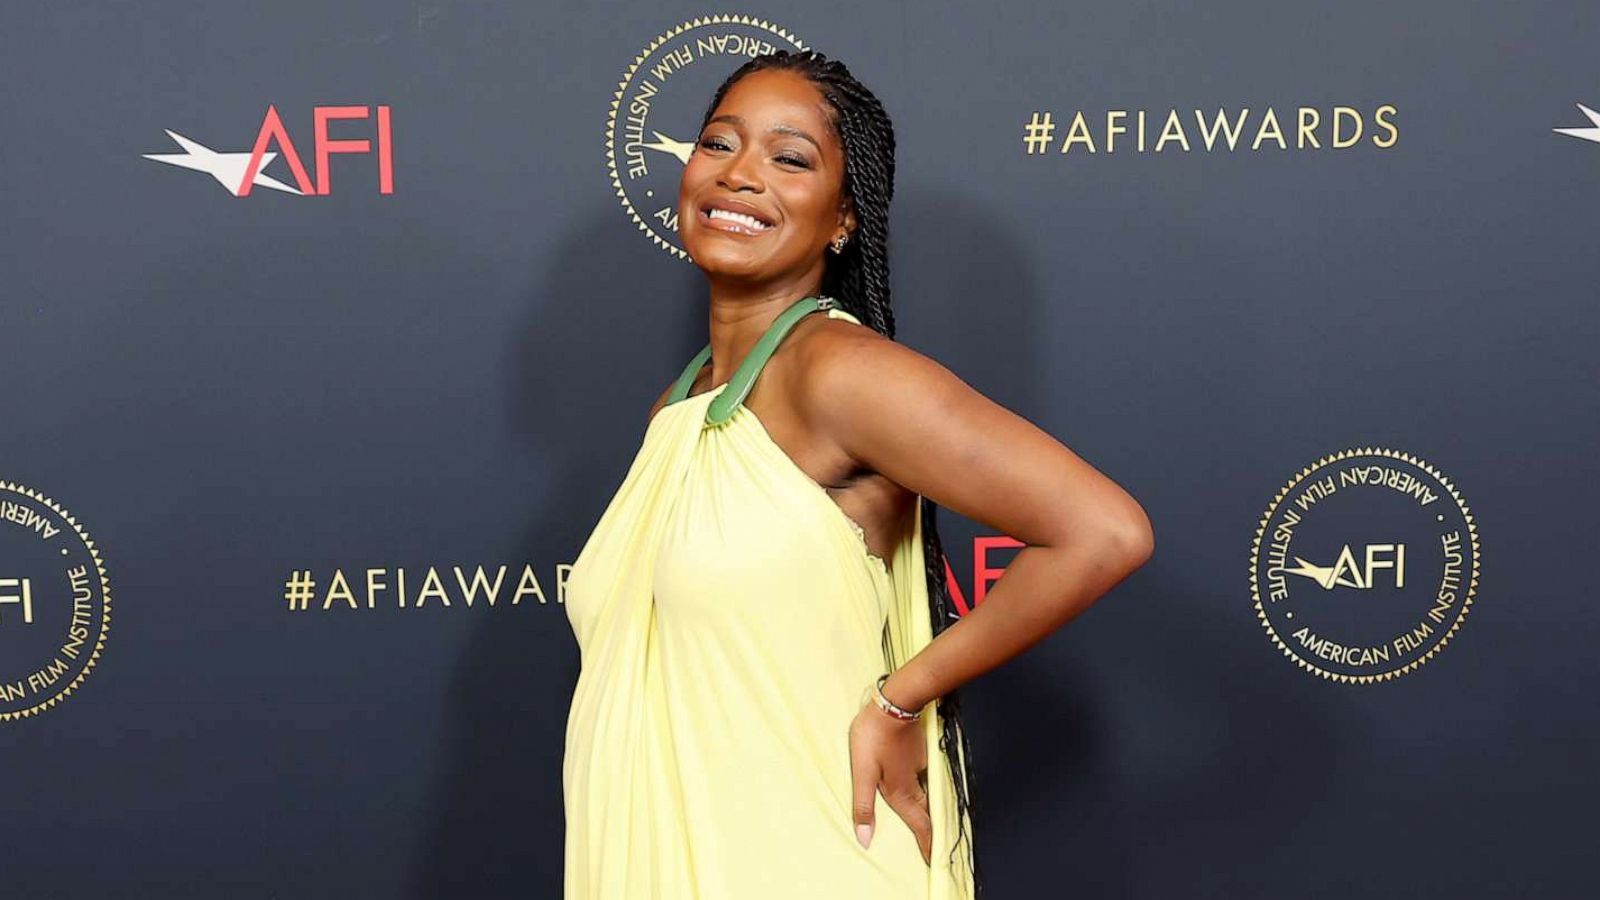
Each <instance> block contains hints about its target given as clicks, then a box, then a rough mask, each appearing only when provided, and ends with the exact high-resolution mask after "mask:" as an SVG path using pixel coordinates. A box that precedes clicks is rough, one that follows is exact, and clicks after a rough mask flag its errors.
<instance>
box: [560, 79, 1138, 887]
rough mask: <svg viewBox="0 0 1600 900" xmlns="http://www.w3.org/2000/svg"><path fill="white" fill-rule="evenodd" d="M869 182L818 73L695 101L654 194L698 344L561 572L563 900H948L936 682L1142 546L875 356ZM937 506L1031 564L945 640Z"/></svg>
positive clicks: (967, 837) (1130, 521) (982, 416)
mask: <svg viewBox="0 0 1600 900" xmlns="http://www.w3.org/2000/svg"><path fill="white" fill-rule="evenodd" d="M893 193H894V132H893V128H892V126H891V124H890V121H889V117H888V115H887V114H886V113H885V112H884V110H883V107H882V106H881V105H880V104H879V102H878V100H877V99H876V98H875V97H874V96H873V95H872V93H871V92H870V91H868V90H867V89H866V88H865V87H864V86H862V85H861V84H860V83H859V82H858V81H856V80H855V78H853V77H852V76H851V75H850V73H849V71H848V70H847V69H846V68H845V67H844V66H843V65H842V64H840V63H838V62H836V61H831V60H828V59H827V58H826V57H823V56H822V55H821V54H817V53H812V52H805V53H790V52H786V51H779V52H776V53H773V54H769V55H766V56H760V57H756V58H754V59H752V60H750V61H749V62H748V63H746V64H745V65H743V66H741V67H740V68H739V69H738V70H736V71H735V72H734V73H733V74H732V75H731V76H729V78H728V80H727V81H726V82H725V83H724V84H723V85H722V87H721V88H719V89H718V91H717V92H716V94H715V96H714V97H713V98H712V101H711V103H710V106H709V107H708V109H707V111H706V116H705V120H704V122H703V123H702V127H701V131H700V134H699V138H698V140H697V142H696V144H695V148H694V151H693V152H692V153H691V154H690V156H689V159H688V162H687V164H686V165H685V167H684V172H683V179H682V181H681V183H680V187H679V198H678V213H679V215H678V227H679V232H680V236H681V238H682V240H683V244H684V247H685V248H686V249H687V251H688V253H689V256H690V258H691V259H692V260H693V261H694V263H695V265H696V266H697V267H698V268H699V269H700V270H701V271H702V272H704V273H705V275H706V280H707V283H708V285H709V288H710V303H709V309H708V313H709V315H708V319H709V329H708V337H709V340H708V342H707V343H706V345H705V346H704V347H703V348H702V349H701V350H700V352H699V353H698V354H696V355H695V356H694V357H693V358H691V359H690V360H688V362H687V363H686V365H685V366H684V367H683V369H682V370H681V371H680V372H679V373H678V376H677V378H676V379H674V380H673V381H672V382H671V383H670V384H668V385H667V387H666V388H665V390H663V391H662V394H661V396H660V397H659V398H658V399H657V401H656V403H655V405H654V406H653V407H652V408H651V410H650V414H649V417H648V425H647V427H646V430H645V435H644V440H643V443H642V445H641V446H640V448H639V451H638V453H637V455H636V457H635V459H634V461H633V464H632V466H631V467H630V468H629V470H628V474H627V476H626V477H625V479H624V481H623V483H622V485H621V486H620V487H619V488H618V489H617V491H616V493H615V495H614V496H613V497H612V499H611V502H610V503H609V505H608V506H607V507H606V509H605V511H604V513H602V515H601V517H600V520H599V522H598V523H597V524H596V525H595V529H594V532H593V533H592V534H591V535H590V537H589V539H588V541H587V542H586V543H585V545H584V547H583V549H582V551H580V553H579V555H578V558H577V560H576V561H575V562H574V563H573V567H572V571H571V573H570V575H569V577H568V582H567V600H566V607H565V608H566V610H567V615H568V618H569V620H570V621H571V623H572V627H573V633H574V635H575V636H576V637H577V639H578V643H579V646H580V647H581V649H582V660H583V668H582V671H581V673H580V675H579V679H578V684H577V687H576V689H575V691H574V694H573V700H572V708H571V711H570V713H569V716H568V720H567V733H566V756H565V760H564V764H563V787H564V796H565V802H566V814H567V837H566V881H565V896H566V898H567V900H598V898H614V897H656V898H667V900H676V898H684V900H687V898H712V897H717V898H721V897H761V898H764V900H790V898H792V900H800V898H816V897H828V898H831V900H848V898H863V900H865V898H905V900H913V898H915V900H970V898H973V897H975V896H976V894H977V891H978V889H979V887H980V886H981V882H980V881H979V880H978V878H977V866H976V862H977V861H976V857H975V855H974V853H973V843H972V834H973V831H972V820H971V804H970V786H971V769H970V764H969V757H970V747H969V743H968V741H967V735H966V730H965V728H964V727H963V726H962V723H961V717H960V706H959V703H958V697H957V689H958V688H959V686H960V685H961V684H963V683H965V682H967V681H969V680H970V679H972V678H974V677H976V676H977V675H979V674H981V673H982V672H984V671H986V670H988V669H990V668H993V667H994V666H996V665H998V664H999V663H1001V662H1003V661H1005V660H1006V659H1009V658H1011V657H1013V656H1015V655H1016V654H1018V653H1020V652H1022V650H1024V649H1025V648H1026V647H1028V646H1030V645H1031V644H1033V643H1035V642H1037V641H1038V640H1040V639H1041V638H1043V637H1044V636H1045V635H1046V634H1048V633H1049V631H1050V630H1052V629H1054V628H1056V627H1059V625H1061V624H1062V623H1064V622H1065V621H1067V620H1068V619H1070V618H1072V617H1074V616H1075V615H1077V614H1078V613H1079V612H1081V611H1082V610H1083V609H1084V608H1086V607H1087V606H1088V605H1089V604H1090V603H1092V602H1093V601H1094V600H1095V599H1096V598H1097V597H1099V596H1100V595H1102V594H1103V593H1105V591H1107V590H1109V589H1110V587H1112V586H1113V585H1115V584H1116V583H1117V582H1119V581H1120V580H1121V579H1122V578H1124V577H1126V575H1127V574H1128V573H1129V572H1131V571H1133V570H1134V569H1135V568H1137V567H1138V566H1139V565H1140V564H1141V563H1142V562H1143V561H1144V560H1145V559H1146V558H1147V557H1148V556H1149V555H1150V552H1151V549H1152V547H1153V539H1152V537H1151V534H1150V528H1149V522H1148V520H1147V519H1146V518H1145V516H1144V513H1143V510H1142V509H1140V507H1139V505H1138V504H1137V503H1136V502H1134V501H1133V499H1132V498H1131V497H1129V496H1128V495H1127V494H1126V493H1125V492H1123V491H1122V490H1121V489H1120V488H1119V487H1117V486H1116V485H1115V484H1114V483H1112V482H1111V481H1110V480H1109V479H1107V478H1106V477H1105V476H1104V475H1101V474H1100V473H1099V472H1097V471H1095V470H1094V469H1092V468H1091V467H1089V466H1088V464H1087V463H1085V462H1083V460H1081V459H1079V458H1078V457H1077V456H1076V455H1075V454H1073V453H1072V452H1071V451H1070V450H1068V449H1067V448H1065V447H1063V446H1062V445H1061V444H1060V443H1058V442H1057V441H1055V439H1053V438H1051V437H1050V436H1049V435H1047V434H1045V433H1044V432H1042V431H1040V430H1039V429H1038V428H1036V427H1034V426H1033V425H1032V424H1031V423H1029V422H1028V421H1027V420H1025V419H1022V418H1021V417H1019V416H1017V415H1016V414H1014V413H1012V412H1010V411H1009V410H1007V409H1005V408H1004V407H1002V406H999V405H998V404H996V403H994V402H992V401H990V400H988V399H987V398H985V397H983V396H982V395H981V394H978V393H977V392H975V391H973V390H972V389H971V388H970V387H969V386H967V385H966V384H965V383H964V382H962V381H961V380H960V379H959V378H956V377H955V375H953V374H952V373H950V372H949V371H948V370H947V369H945V368H944V367H943V366H940V365H939V364H938V363H936V362H934V361H933V360H930V359H928V358H927V357H924V356H922V355H921V354H919V353H916V352H915V351H912V350H910V349H908V348H906V347H904V346H902V345H901V344H899V343H897V342H895V341H894V339H893V338H894V330H895V329H894V316H893V312H892V310H891V307H890V304H889V267H888V214H889V213H888V211H889V201H890V199H891V198H892V196H893ZM818 312H821V313H824V314H823V315H812V314H813V313H818ZM941 503H942V504H945V505H948V506H950V507H951V508H953V509H955V510H956V511H958V512H961V513H962V514H965V515H968V516H970V517H972V518H974V519H977V520H978V521H980V522H983V523H984V524H986V525H988V526H990V527H992V528H994V529H996V530H998V531H1001V532H1003V533H1006V534H1010V535H1012V536H1013V537H1016V538H1017V539H1019V540H1022V541H1024V542H1025V543H1026V544H1027V545H1028V546H1026V547H1025V548H1024V549H1023V550H1022V551H1021V552H1020V553H1019V554H1018V555H1017V556H1016V558H1015V559H1014V561H1013V562H1012V565H1011V566H1010V567H1009V568H1008V570H1007V572H1006V574H1005V576H1004V577H1002V578H1001V579H1000V581H999V582H997V583H996V584H995V585H994V587H993V588H991V590H990V592H989V594H988V598H987V600H986V601H985V603H984V604H983V605H982V606H980V607H979V608H978V609H976V610H974V611H973V612H971V613H968V614H967V615H966V616H964V617H962V618H961V619H960V620H959V621H957V618H956V616H955V615H954V613H953V611H952V609H951V603H950V598H949V595H948V592H947V589H946V585H945V571H946V566H945V560H944V556H943V552H942V549H941V547H940V543H939V537H938V531H937V529H936V527H935V522H934V513H935V510H936V505H937V504H941ZM1029 604H1031V605H1029Z"/></svg>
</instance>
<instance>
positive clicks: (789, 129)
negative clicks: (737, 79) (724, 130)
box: [706, 113, 822, 153]
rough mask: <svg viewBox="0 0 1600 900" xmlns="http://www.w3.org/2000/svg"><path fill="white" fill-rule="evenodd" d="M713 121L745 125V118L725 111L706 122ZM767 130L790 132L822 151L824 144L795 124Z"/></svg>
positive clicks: (776, 126)
mask: <svg viewBox="0 0 1600 900" xmlns="http://www.w3.org/2000/svg"><path fill="white" fill-rule="evenodd" d="M712 122H732V123H733V124H735V125H738V126H739V127H740V128H743V127H744V119H743V118H741V117H739V116H735V115H730V114H727V113H724V114H722V115H720V116H717V117H715V118H713V119H712V120H711V121H710V122H707V123H706V124H707V125H710V124H711V123H712ZM767 131H769V132H771V131H775V132H777V133H779V134H789V135H793V136H795V137H797V138H802V139H804V140H807V141H810V142H811V146H813V147H816V148H817V152H818V153H821V152H822V145H821V144H819V143H817V139H816V138H814V137H812V136H811V135H809V134H807V133H806V132H804V131H802V130H800V129H799V128H796V127H794V126H793V125H784V124H781V123H780V124H777V125H774V126H772V127H771V128H768V129H767Z"/></svg>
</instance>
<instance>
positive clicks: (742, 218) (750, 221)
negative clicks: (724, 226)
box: [707, 208, 772, 231]
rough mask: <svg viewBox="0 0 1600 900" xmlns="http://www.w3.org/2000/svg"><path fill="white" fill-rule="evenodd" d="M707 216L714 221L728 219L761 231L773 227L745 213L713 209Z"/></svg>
mask: <svg viewBox="0 0 1600 900" xmlns="http://www.w3.org/2000/svg"><path fill="white" fill-rule="evenodd" d="M707 215H708V216H709V217H710V218H713V219H728V220H730V221H733V222H738V223H739V224H741V225H748V226H749V227H751V228H755V229H757V230H759V231H766V230H767V229H768V228H771V227H772V226H771V225H768V224H766V223H765V222H762V221H761V220H760V219H757V218H756V217H755V216H747V215H745V214H744V213H736V212H729V211H727V210H725V209H715V208H713V209H712V210H711V211H710V212H709V213H707Z"/></svg>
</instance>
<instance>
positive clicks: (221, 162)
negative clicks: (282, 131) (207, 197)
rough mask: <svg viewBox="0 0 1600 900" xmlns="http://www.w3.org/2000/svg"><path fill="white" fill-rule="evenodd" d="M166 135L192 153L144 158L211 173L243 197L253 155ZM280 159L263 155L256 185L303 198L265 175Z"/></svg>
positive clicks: (145, 155)
mask: <svg viewBox="0 0 1600 900" xmlns="http://www.w3.org/2000/svg"><path fill="white" fill-rule="evenodd" d="M162 131H165V132H166V133H167V137H170V138H172V140H173V141H174V142H175V143H177V145H178V146H180V147H182V148H183V149H184V150H186V151H188V152H186V153H144V154H141V155H142V156H143V157H144V158H145V159H153V160H155V161H156V162H164V163H167V164H169V165H174V166H182V167H183V168H185V169H193V170H195V171H196V172H208V173H210V175H211V177H212V178H215V179H216V180H217V183H218V184H220V185H222V186H223V187H225V188H227V189H228V193H230V194H232V195H234V196H235V197H237V196H239V189H240V188H241V187H243V186H244V170H245V169H246V168H248V167H249V165H250V154H249V153H218V152H217V151H215V150H212V149H211V148H210V147H206V146H204V145H203V144H200V143H199V142H197V141H192V140H190V139H188V138H186V137H184V136H183V135H181V134H179V133H177V132H176V131H173V130H172V129H170V128H163V129H162ZM277 158H278V154H276V153H271V152H263V153H262V154H261V169H260V170H258V171H257V172H256V177H255V179H254V181H253V183H254V184H258V185H260V186H262V187H266V188H272V189H273V190H275V191H283V192H284V193H287V194H297V195H303V194H302V192H301V191H300V190H298V189H297V188H293V187H290V186H289V185H287V184H284V183H283V182H281V181H279V180H277V179H276V178H273V177H272V176H270V175H267V174H265V170H266V168H267V166H269V165H271V163H272V161H273V160H274V159H277Z"/></svg>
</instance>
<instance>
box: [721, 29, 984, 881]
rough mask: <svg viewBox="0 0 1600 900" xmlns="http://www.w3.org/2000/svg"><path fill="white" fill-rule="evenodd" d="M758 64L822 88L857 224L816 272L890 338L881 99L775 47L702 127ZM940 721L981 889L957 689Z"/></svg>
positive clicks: (949, 620) (944, 623) (888, 140)
mask: <svg viewBox="0 0 1600 900" xmlns="http://www.w3.org/2000/svg"><path fill="white" fill-rule="evenodd" d="M763 69H785V70H788V71H791V72H795V73H798V74H800V75H804V76H805V77H806V78H808V79H810V80H811V83H812V84H813V85H815V86H816V88H817V90H818V91H820V92H821V94H822V97H823V99H824V100H825V101H826V102H827V104H828V106H829V107H831V109H832V111H833V116H832V125H833V129H834V132H835V134H836V136H837V137H838V139H839V142H840V144H841V145H842V146H843V147H844V159H845V174H844V194H845V196H846V197H848V198H850V199H851V200H852V201H853V202H854V204H855V210H856V221H857V223H858V227H857V230H856V233H855V235H853V236H852V239H851V240H850V241H849V242H848V243H846V244H845V249H844V250H843V252H841V253H837V254H832V253H826V254H824V255H825V256H827V257H828V262H827V268H826V271H825V272H824V273H823V277H822V288H821V291H822V293H823V294H825V295H827V296H830V297H834V298H836V299H838V300H839V303H840V305H841V306H843V307H844V308H845V310H846V311H847V312H849V313H851V314H852V315H854V316H855V317H856V318H858V319H860V320H861V322H862V324H864V325H866V326H868V327H870V328H872V329H873V330H874V331H876V332H878V333H879V334H881V335H883V336H884V337H887V338H889V339H891V340H892V339H893V338H894V310H893V309H892V308H891V307H890V305H889V201H890V199H892V198H893V197H894V125H893V123H892V122H891V121H890V120H889V114H888V113H887V112H885V111H884V108H883V104H882V103H879V102H878V98H877V97H876V96H874V95H873V93H872V92H871V91H869V90H867V88H866V87H865V86H863V85H862V84H861V82H859V81H857V80H856V79H855V76H853V75H851V74H850V70H849V69H847V68H845V65H844V63H842V62H839V61H837V60H830V59H828V58H827V57H826V56H824V55H822V54H821V53H818V52H816V51H813V50H806V51H798V52H797V51H790V50H776V51H774V52H771V53H767V54H764V55H761V56H757V57H754V58H752V59H750V60H749V61H747V62H746V63H745V64H744V65H742V66H740V67H739V68H737V69H735V70H734V71H733V73H732V74H731V75H729V76H728V78H727V80H726V81H724V82H723V83H722V85H721V87H718V88H717V92H716V94H714V95H713V96H712V98H711V104H710V106H708V107H707V108H706V114H705V117H704V119H702V121H701V123H700V129H701V131H704V130H705V127H706V123H707V122H709V121H710V119H711V116H712V115H713V114H715V112H716V109H717V107H718V106H719V105H721V103H722V98H723V95H724V94H726V93H727V92H728V89H729V88H730V87H732V86H733V85H734V83H735V82H737V81H738V80H739V79H741V78H743V77H744V76H746V75H748V74H750V73H751V72H756V71H760V70H763ZM918 502H919V503H920V504H922V546H923V560H924V562H925V567H926V577H927V581H928V606H929V611H930V613H931V614H932V615H931V618H932V619H933V633H934V635H935V636H937V635H938V634H940V633H941V632H943V631H944V630H945V629H946V628H948V627H949V626H950V625H952V624H954V623H955V621H956V620H957V619H958V618H959V617H958V615H957V614H956V612H955V610H954V609H953V606H952V604H951V602H950V595H949V586H948V583H947V581H946V578H945V558H944V546H943V544H942V543H941V542H940V540H939V529H938V527H937V523H936V521H935V514H936V512H937V510H938V505H937V504H935V503H934V502H933V501H932V500H929V499H928V498H927V497H919V499H918ZM935 708H936V710H937V712H936V715H938V716H939V720H940V727H941V732H940V737H939V749H940V750H942V751H943V752H944V754H945V757H946V759H948V760H949V763H950V771H951V772H952V773H953V774H954V776H955V777H954V778H953V779H952V780H953V781H954V783H955V790H956V801H957V813H958V815H957V819H958V821H959V822H960V824H961V832H960V834H959V835H958V836H957V841H956V844H955V845H953V846H952V847H951V861H952V862H954V855H955V851H956V846H959V843H960V839H961V837H963V836H964V837H965V838H966V841H967V848H968V854H969V856H968V866H969V867H970V868H971V871H972V873H973V888H974V890H980V889H981V887H982V885H981V883H979V881H978V870H977V855H976V853H974V852H972V835H971V834H970V833H969V832H968V831H967V820H968V819H969V817H970V816H971V810H972V802H971V785H972V769H971V765H970V760H971V759H972V751H971V746H970V744H969V743H968V741H967V731H966V728H965V727H964V725H963V723H962V719H961V698H960V692H959V690H952V691H950V692H949V693H947V694H945V695H944V696H943V697H940V698H939V699H938V701H937V703H936V705H935Z"/></svg>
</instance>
